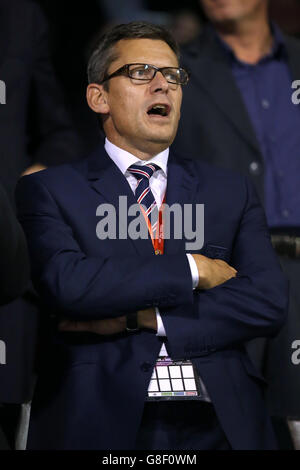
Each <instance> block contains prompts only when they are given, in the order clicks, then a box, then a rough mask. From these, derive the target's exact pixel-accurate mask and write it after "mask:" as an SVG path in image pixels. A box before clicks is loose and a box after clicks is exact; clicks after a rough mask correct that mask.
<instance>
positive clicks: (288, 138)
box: [218, 25, 300, 227]
mask: <svg viewBox="0 0 300 470" xmlns="http://www.w3.org/2000/svg"><path fill="white" fill-rule="evenodd" d="M272 31H273V38H274V41H273V47H272V50H271V52H270V53H269V54H267V55H266V56H265V57H263V58H262V59H261V60H260V61H259V62H258V63H257V64H254V65H253V64H247V63H245V62H242V61H240V60H239V59H238V58H237V57H236V56H235V55H234V52H233V51H232V49H231V48H230V47H229V46H228V45H227V44H226V43H225V42H224V41H222V40H221V38H219V36H218V38H219V40H220V41H221V45H222V47H223V48H224V50H225V51H226V53H227V54H228V55H229V60H230V65H231V70H232V74H233V76H234V79H235V82H236V85H237V86H238V88H239V90H240V92H241V95H242V98H243V100H244V103H245V105H246V108H247V111H248V114H249V117H250V120H251V122H252V125H253V128H254V130H255V133H256V137H257V140H258V143H259V145H260V150H261V153H262V156H263V159H264V164H265V210H266V215H267V220H268V224H269V226H270V227H287V226H289V227H297V226H300V105H298V106H297V105H294V104H293V103H292V99H291V97H292V92H293V91H294V90H292V88H291V84H292V81H293V79H292V76H291V73H290V70H289V67H288V63H287V50H286V46H285V42H284V38H283V36H282V34H281V32H280V30H279V29H278V28H277V27H276V25H272ZM299 60H300V57H299ZM298 78H299V79H300V77H298Z"/></svg>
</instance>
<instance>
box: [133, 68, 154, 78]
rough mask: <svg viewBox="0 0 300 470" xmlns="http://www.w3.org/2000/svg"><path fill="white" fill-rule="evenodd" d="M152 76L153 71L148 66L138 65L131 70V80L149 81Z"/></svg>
mask: <svg viewBox="0 0 300 470" xmlns="http://www.w3.org/2000/svg"><path fill="white" fill-rule="evenodd" d="M152 75H153V70H152V69H151V68H150V67H149V66H148V65H136V66H134V67H133V68H132V69H131V70H130V76H131V78H136V79H149V78H152Z"/></svg>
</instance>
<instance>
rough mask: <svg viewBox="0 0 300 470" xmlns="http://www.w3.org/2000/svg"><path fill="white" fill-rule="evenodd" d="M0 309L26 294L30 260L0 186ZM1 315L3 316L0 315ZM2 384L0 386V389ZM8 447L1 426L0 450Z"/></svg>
mask: <svg viewBox="0 0 300 470" xmlns="http://www.w3.org/2000/svg"><path fill="white" fill-rule="evenodd" d="M0 258H1V259H0V305H4V304H6V303H8V302H11V301H12V300H13V299H15V298H17V297H19V296H20V295H22V294H23V292H25V290H26V288H27V287H28V283H29V257H28V252H27V244H26V240H25V237H24V233H23V230H22V228H21V226H20V224H19V223H18V221H17V219H16V216H15V214H14V210H13V208H12V206H11V204H10V202H9V199H8V197H7V194H6V192H5V190H4V189H3V187H2V186H1V185H0ZM0 315H3V313H1V312H0ZM5 333H6V332H5V331H3V329H1V330H0V344H1V360H0V368H1V367H2V368H3V367H5V365H6V346H7V342H6V334H5ZM2 386H3V383H1V385H0V389H1V387H2ZM8 448H9V445H8V442H7V439H6V437H5V434H4V432H3V430H2V429H1V423H0V450H1V449H8Z"/></svg>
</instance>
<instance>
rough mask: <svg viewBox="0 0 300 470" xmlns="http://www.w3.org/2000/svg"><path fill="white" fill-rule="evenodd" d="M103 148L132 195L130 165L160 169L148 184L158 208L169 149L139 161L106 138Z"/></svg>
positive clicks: (194, 276)
mask: <svg viewBox="0 0 300 470" xmlns="http://www.w3.org/2000/svg"><path fill="white" fill-rule="evenodd" d="M104 147H105V150H106V152H107V154H108V156H109V157H110V158H111V159H112V160H113V162H114V163H115V164H116V165H117V167H118V168H119V169H120V171H121V172H122V173H123V175H124V176H125V178H126V179H127V181H128V184H129V186H130V187H131V189H132V191H133V193H135V190H136V187H137V185H138V181H137V179H136V177H135V176H133V175H132V174H131V173H129V171H128V168H129V167H130V165H133V164H135V165H141V166H142V165H146V164H148V163H155V164H156V165H158V166H159V167H160V168H161V169H160V170H157V171H155V173H154V174H153V176H151V178H150V182H149V185H150V189H151V191H152V193H153V196H154V199H155V201H156V204H157V207H158V208H160V206H161V204H162V201H163V198H164V195H165V192H166V188H167V173H168V158H169V149H168V148H167V149H166V150H164V151H163V152H160V153H158V154H157V155H155V157H152V158H151V159H150V160H141V159H140V158H138V157H135V156H134V155H132V154H131V153H129V152H126V150H123V149H121V148H119V147H117V146H116V145H114V144H112V143H111V142H110V141H109V140H108V139H107V138H106V139H105V146H104ZM187 258H188V261H189V265H190V269H191V277H192V284H191V287H192V288H193V289H195V288H196V287H197V285H198V282H199V275H198V269H197V265H196V262H195V260H194V258H193V257H192V255H190V254H187ZM155 311H156V319H157V335H158V336H166V331H165V328H164V325H163V322H162V319H161V315H160V313H159V310H158V308H156V309H155ZM163 347H164V346H163Z"/></svg>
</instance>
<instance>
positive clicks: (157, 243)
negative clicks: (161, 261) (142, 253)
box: [141, 196, 166, 255]
mask: <svg viewBox="0 0 300 470" xmlns="http://www.w3.org/2000/svg"><path fill="white" fill-rule="evenodd" d="M165 202H166V198H165V196H164V198H163V201H162V205H161V206H160V209H159V212H158V221H157V228H156V236H155V237H153V231H152V227H151V222H150V219H149V217H148V216H147V215H146V213H145V211H144V210H143V208H142V207H141V209H142V213H143V216H144V218H145V221H146V223H147V227H148V231H149V233H150V236H151V241H152V245H153V249H154V253H155V254H156V255H163V253H164V226H163V207H164V204H165Z"/></svg>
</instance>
